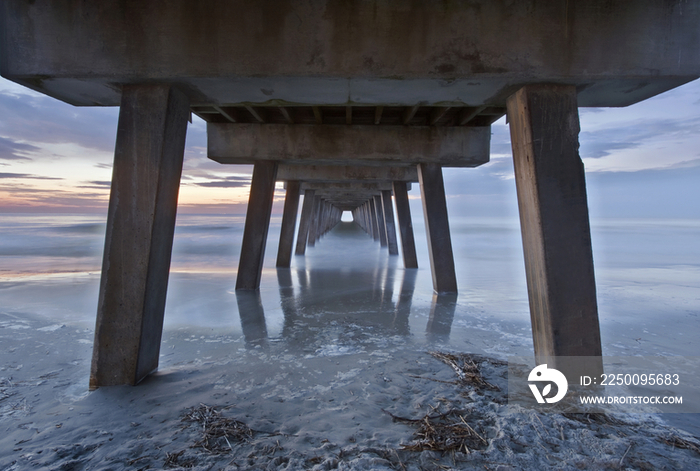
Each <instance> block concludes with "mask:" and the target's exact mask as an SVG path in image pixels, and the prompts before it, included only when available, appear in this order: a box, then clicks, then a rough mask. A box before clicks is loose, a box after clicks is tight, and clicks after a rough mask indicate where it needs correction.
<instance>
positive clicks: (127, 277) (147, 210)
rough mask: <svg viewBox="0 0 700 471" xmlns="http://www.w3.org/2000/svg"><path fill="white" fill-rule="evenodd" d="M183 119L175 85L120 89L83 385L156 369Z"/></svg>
mask: <svg viewBox="0 0 700 471" xmlns="http://www.w3.org/2000/svg"><path fill="white" fill-rule="evenodd" d="M188 117H189V102H188V100H187V97H186V96H185V95H184V94H182V93H181V92H179V91H178V90H176V89H173V88H171V87H169V86H167V85H164V86H161V85H141V86H128V87H124V90H123V94H122V103H121V107H120V110H119V124H118V129H117V142H116V148H115V151H114V168H113V171H112V190H111V194H110V200H109V209H108V215H107V233H106V236H105V249H104V259H103V263H102V279H101V281H100V293H99V300H98V307H97V322H96V325H95V344H94V348H93V354H92V369H91V372H90V389H96V388H98V387H101V386H114V385H122V384H130V385H134V384H136V383H138V382H139V381H141V380H142V379H143V378H144V377H146V376H147V375H148V374H149V373H151V372H152V371H154V370H155V369H156V368H157V367H158V357H159V353H160V341H161V335H162V331H163V314H164V312H165V297H166V290H167V286H168V273H169V270H170V256H171V251H172V244H173V233H174V230H175V214H176V210H177V196H178V190H179V187H180V176H181V173H182V159H183V155H184V150H185V134H186V130H187V119H188Z"/></svg>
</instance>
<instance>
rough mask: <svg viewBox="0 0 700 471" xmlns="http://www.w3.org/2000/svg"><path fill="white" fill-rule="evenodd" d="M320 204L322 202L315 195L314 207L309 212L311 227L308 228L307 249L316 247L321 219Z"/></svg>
mask: <svg viewBox="0 0 700 471" xmlns="http://www.w3.org/2000/svg"><path fill="white" fill-rule="evenodd" d="M322 203H323V200H321V197H320V196H318V195H316V196H315V197H314V207H313V210H312V211H311V225H310V226H309V241H308V243H307V245H308V246H309V247H314V246H315V245H316V241H317V240H318V227H319V224H320V222H319V221H320V219H321V204H322Z"/></svg>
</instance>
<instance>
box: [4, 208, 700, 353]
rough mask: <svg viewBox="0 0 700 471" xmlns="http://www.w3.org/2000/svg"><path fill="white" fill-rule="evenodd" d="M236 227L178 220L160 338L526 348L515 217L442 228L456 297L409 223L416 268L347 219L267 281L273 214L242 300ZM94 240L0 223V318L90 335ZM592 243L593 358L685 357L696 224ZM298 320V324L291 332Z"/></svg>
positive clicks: (99, 236)
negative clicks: (367, 338) (258, 274)
mask: <svg viewBox="0 0 700 471" xmlns="http://www.w3.org/2000/svg"><path fill="white" fill-rule="evenodd" d="M244 219H245V218H244V216H242V215H179V216H178V220H177V228H176V232H175V241H174V248H173V258H172V264H171V275H170V283H169V289H168V299H167V304H166V316H165V317H166V324H165V328H166V329H192V330H193V332H194V331H197V332H198V333H199V332H200V331H201V332H204V334H205V335H206V332H227V333H230V334H231V335H234V336H241V335H243V336H245V337H246V338H247V337H249V336H250V335H252V336H253V337H254V336H255V335H261V334H260V333H259V332H258V334H251V331H247V330H246V328H248V327H250V326H251V325H253V324H254V323H255V322H253V324H251V322H252V321H251V320H250V319H245V316H246V315H247V314H248V313H250V312H252V311H257V317H256V319H257V321H256V322H258V324H261V322H262V324H261V325H257V326H255V327H251V329H253V330H255V329H257V330H258V331H260V332H264V336H265V337H266V338H267V339H273V340H276V341H285V339H286V337H285V336H287V335H288V334H289V332H291V331H294V335H295V336H296V338H295V339H294V340H293V341H294V342H302V341H303V340H300V337H299V336H301V337H303V336H304V335H306V334H308V332H306V334H304V333H301V330H303V329H299V328H297V327H298V326H299V325H304V326H305V328H308V329H311V331H313V332H316V331H324V329H329V328H330V326H331V325H337V324H342V323H348V322H349V323H351V324H352V323H353V322H354V323H356V324H357V325H355V326H354V327H353V328H356V329H357V330H358V331H361V330H362V329H363V328H367V329H370V330H371V329H375V330H376V329H379V330H380V331H382V332H383V335H384V336H386V335H400V336H405V337H410V338H411V339H412V341H416V342H418V343H430V342H438V343H444V344H445V346H447V347H449V348H453V349H457V350H471V351H478V352H483V353H490V354H493V355H510V354H516V355H522V354H528V353H530V352H531V351H532V339H531V334H530V326H529V314H528V312H529V311H528V300H527V288H526V284H525V274H524V262H523V256H522V245H521V241H520V233H519V224H518V221H517V220H512V219H498V218H452V219H451V235H452V243H453V249H454V254H455V260H456V267H457V278H458V285H459V289H460V292H459V295H458V296H456V297H454V296H453V297H449V296H448V297H446V296H440V297H438V296H435V295H434V294H433V292H432V281H431V274H430V266H429V260H428V253H427V245H426V239H425V232H424V227H423V225H422V220H421V219H420V217H419V216H418V217H417V216H416V215H414V232H415V236H416V246H417V250H418V261H419V267H420V268H419V269H418V270H404V268H403V263H402V259H401V257H400V256H393V257H392V256H389V255H388V253H387V250H386V249H382V248H380V246H379V244H378V243H376V242H374V241H373V240H372V239H371V238H370V237H369V236H367V235H366V234H365V233H364V232H362V231H361V230H360V229H359V228H358V227H357V226H356V225H354V224H353V223H349V222H346V223H340V224H339V225H338V226H337V227H336V228H335V229H334V230H333V231H332V232H330V233H329V234H327V235H325V236H324V237H323V238H322V239H321V240H320V241H319V242H318V243H317V244H316V246H315V247H310V248H308V249H307V253H306V256H304V257H298V256H294V257H293V260H292V267H291V269H289V270H278V269H276V268H275V266H274V265H275V258H276V252H277V244H278V242H279V239H278V234H279V225H280V220H279V217H273V220H272V223H271V227H270V231H269V237H268V244H267V250H266V259H265V268H264V270H263V277H262V283H261V289H260V292H259V294H256V295H253V298H252V299H248V298H246V297H245V295H236V292H235V290H234V286H235V278H236V267H237V260H238V256H239V252H240V242H241V238H242V231H243V224H244ZM104 231H105V222H104V218H103V217H102V216H99V215H36V214H6V215H3V217H2V218H1V219H0V267H1V268H0V310H2V311H3V312H9V313H14V314H15V315H19V316H21V315H23V314H26V315H32V316H44V317H49V318H52V319H54V320H55V322H74V323H81V324H84V325H87V326H92V325H93V324H94V316H95V310H96V305H97V288H98V283H99V271H100V266H101V258H102V250H103V245H104ZM592 239H593V249H594V261H595V268H596V279H597V289H598V302H599V310H600V319H601V332H602V338H603V344H604V354H606V355H629V354H634V355H638V354H643V355H697V343H696V339H697V338H698V335H699V334H700V323H698V320H699V319H698V317H699V316H700V245H699V244H698V243H697V241H698V240H700V221H698V220H652V219H644V220H593V221H592ZM241 313H242V314H241ZM253 317H255V316H253ZM297 318H301V319H304V321H303V322H301V323H300V322H291V321H290V319H297ZM261 319H262V321H260V320H261ZM312 324H313V325H312ZM290 325H294V326H296V327H294V328H293V329H291V330H290ZM387 329H388V330H387ZM321 334H322V335H321V337H320V338H321V340H319V341H318V342H319V343H318V345H316V344H314V345H315V347H314V348H317V349H318V350H319V351H331V350H333V349H334V348H340V347H338V346H337V345H335V344H334V342H335V341H336V340H337V339H335V340H334V338H333V336H334V335H336V334H338V332H335V333H325V332H321ZM326 334H328V335H330V337H328V338H326V337H324V335H326ZM380 337H381V336H378V337H377V338H380ZM323 342H326V343H323ZM348 348H349V347H348ZM353 348H354V347H353ZM357 348H359V347H357Z"/></svg>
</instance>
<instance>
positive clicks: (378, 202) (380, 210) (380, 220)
mask: <svg viewBox="0 0 700 471" xmlns="http://www.w3.org/2000/svg"><path fill="white" fill-rule="evenodd" d="M374 211H375V212H376V214H377V224H378V227H379V245H381V246H382V247H386V246H387V238H386V218H385V216H384V205H383V204H382V197H381V195H376V196H374Z"/></svg>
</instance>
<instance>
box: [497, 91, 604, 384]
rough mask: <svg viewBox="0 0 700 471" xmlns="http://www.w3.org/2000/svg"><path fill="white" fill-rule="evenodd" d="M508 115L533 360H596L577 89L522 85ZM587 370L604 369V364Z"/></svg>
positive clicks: (510, 101)
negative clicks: (528, 300) (590, 358)
mask: <svg viewBox="0 0 700 471" xmlns="http://www.w3.org/2000/svg"><path fill="white" fill-rule="evenodd" d="M508 117H509V119H510V134H511V142H512V145H513V160H514V164H515V183H516V187H517V193H518V206H519V210H520V224H521V229H522V237H523V249H524V251H525V268H526V275H527V284H528V295H529V299H530V316H531V319H532V335H533V340H534V344H535V355H536V356H537V359H538V362H544V361H548V360H550V361H551V362H552V365H551V366H552V367H554V368H559V366H557V364H558V360H557V359H556V357H560V356H570V357H572V356H592V357H600V356H601V355H602V349H601V342H600V327H599V324H598V306H597V301H596V288H595V277H594V272H593V255H592V250H591V232H590V226H589V221H588V203H587V200H586V182H585V173H584V168H583V162H582V161H581V158H580V157H579V154H578V147H579V144H578V133H579V119H578V109H577V106H576V89H575V87H572V86H556V85H542V86H536V85H532V86H527V87H524V88H522V89H521V90H519V91H518V92H517V93H515V94H514V95H513V96H511V97H510V98H509V99H508ZM592 368H593V369H591V370H589V371H591V372H592V373H596V372H602V360H601V359H600V358H598V359H597V360H594V364H593V365H592ZM596 370H597V371H596ZM565 374H566V372H565ZM574 374H576V373H574ZM586 374H591V373H586Z"/></svg>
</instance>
